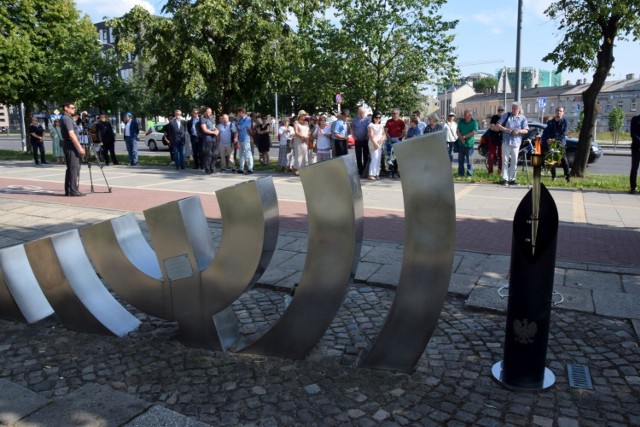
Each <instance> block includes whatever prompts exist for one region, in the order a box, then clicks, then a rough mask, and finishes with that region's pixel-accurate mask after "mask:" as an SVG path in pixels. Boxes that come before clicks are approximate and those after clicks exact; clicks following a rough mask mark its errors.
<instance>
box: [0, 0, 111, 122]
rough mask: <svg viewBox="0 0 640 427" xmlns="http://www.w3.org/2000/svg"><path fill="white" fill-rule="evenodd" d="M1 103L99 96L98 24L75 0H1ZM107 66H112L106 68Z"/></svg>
mask: <svg viewBox="0 0 640 427" xmlns="http://www.w3.org/2000/svg"><path fill="white" fill-rule="evenodd" d="M0 28H2V30H0V75H2V76H3V77H2V79H0V103H3V104H18V103H20V102H24V104H25V107H26V110H27V117H28V116H29V115H30V114H29V113H30V111H31V110H32V109H33V108H37V109H47V107H48V105H49V103H54V104H55V103H57V102H61V101H62V100H67V99H68V100H73V102H75V103H77V104H80V105H87V104H89V103H91V102H94V101H95V100H96V98H97V96H98V94H97V93H96V87H97V86H99V83H98V82H97V81H96V72H97V71H98V70H99V69H100V67H104V64H105V62H104V58H103V57H101V54H100V45H99V44H98V42H97V36H96V30H95V27H94V26H93V24H92V23H91V21H90V20H89V18H88V17H80V14H79V13H78V11H77V10H76V8H75V3H74V2H73V1H72V0H32V1H18V2H15V1H8V0H0ZM102 70H103V71H106V68H102Z"/></svg>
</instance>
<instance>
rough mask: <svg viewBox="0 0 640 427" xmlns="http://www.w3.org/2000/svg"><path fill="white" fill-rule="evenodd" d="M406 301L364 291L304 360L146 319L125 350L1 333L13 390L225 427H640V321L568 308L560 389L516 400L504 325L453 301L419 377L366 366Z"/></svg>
mask: <svg viewBox="0 0 640 427" xmlns="http://www.w3.org/2000/svg"><path fill="white" fill-rule="evenodd" d="M284 295H285V294H284V293H283V292H279V291H276V290H273V289H265V288H259V289H255V290H253V291H251V292H249V293H248V294H246V295H245V296H244V297H243V298H242V299H241V300H240V301H239V302H237V303H236V305H235V309H236V312H237V313H238V315H239V316H240V318H241V319H242V320H243V329H244V331H245V332H246V333H250V332H253V331H255V330H257V329H259V328H260V327H261V326H262V325H263V324H264V323H266V322H269V321H271V320H273V319H274V318H275V317H277V315H278V313H277V310H275V309H274V307H282V305H283V304H282V301H283V296H284ZM392 299H393V292H392V291H391V290H388V289H382V288H374V287H369V286H363V285H355V286H351V287H350V288H349V290H348V292H347V296H346V298H345V303H344V305H343V307H342V309H341V310H340V311H339V313H338V315H337V317H336V318H335V320H334V321H333V323H332V324H331V327H330V330H329V331H328V332H327V334H326V335H325V336H324V338H323V339H322V341H321V342H320V344H319V345H318V346H317V347H316V349H315V350H314V351H313V352H312V354H311V355H310V356H309V357H308V358H307V359H306V360H304V361H291V360H284V359H278V358H264V357H256V356H246V355H238V354H222V353H217V352H212V351H207V350H201V349H193V348H186V347H184V346H183V345H182V344H180V343H179V341H178V336H177V335H178V331H177V328H176V325H175V324H174V323H171V322H166V321H161V320H158V319H154V318H151V317H149V316H147V315H145V314H143V313H139V312H138V313H137V316H138V317H139V318H140V319H141V320H142V321H143V326H142V327H141V328H140V330H138V331H136V332H135V333H132V334H130V336H129V337H126V338H124V339H118V338H115V337H105V336H101V335H95V334H86V333H77V332H73V331H70V330H67V329H66V328H65V327H63V326H61V325H60V324H59V323H58V322H57V321H56V320H55V319H54V318H51V319H47V320H44V321H42V322H39V323H38V324H36V325H31V326H27V325H25V324H20V323H13V322H4V321H0V331H1V332H0V337H1V338H0V343H1V344H0V366H1V368H0V378H4V379H8V380H10V381H13V382H16V383H18V384H21V385H24V386H26V387H28V388H29V389H31V390H34V391H36V392H38V393H40V394H42V395H43V396H45V397H52V396H63V395H66V394H68V393H69V392H71V391H72V390H74V389H77V388H79V387H80V386H82V385H84V384H86V383H98V384H104V385H108V386H109V387H112V388H113V389H115V390H120V391H123V392H126V393H128V394H132V395H135V396H137V397H138V398H140V399H143V400H145V401H148V402H152V403H154V404H161V405H163V406H165V407H167V408H169V409H171V410H174V411H176V412H179V413H182V414H185V415H187V416H190V417H193V418H195V419H197V420H199V421H201V422H204V423H208V424H211V425H363V426H368V425H378V424H380V425H448V426H464V425H481V426H496V425H542V426H545V425H559V426H576V425H580V426H602V425H609V426H616V425H619V426H623V425H638V424H640V375H639V373H638V366H640V354H639V352H638V341H637V338H636V337H635V333H634V331H633V329H632V327H631V325H630V324H629V323H628V322H625V321H622V320H618V319H613V318H604V317H601V316H596V315H593V314H585V313H580V312H574V311H568V310H554V312H553V316H552V320H551V334H550V338H549V342H550V345H549V351H548V355H547V363H548V367H549V368H550V369H551V370H552V371H553V372H554V373H555V375H556V377H557V383H556V385H555V386H554V387H553V388H552V389H551V390H550V391H547V392H542V393H516V392H511V391H509V390H506V389H504V388H502V387H501V386H499V385H497V384H496V383H495V382H494V381H493V380H492V379H491V376H490V369H491V365H492V364H493V363H494V362H496V361H498V360H500V359H501V358H502V345H501V343H502V341H503V336H504V332H503V329H504V316H502V315H500V314H495V313H489V312H485V311H475V310H469V309H467V308H465V304H464V300H463V299H461V298H455V297H449V298H448V299H447V301H446V304H445V309H444V311H443V313H442V316H441V318H440V321H439V323H438V328H437V329H436V332H435V334H434V337H433V339H432V340H431V343H430V344H429V346H428V348H427V350H426V352H425V355H424V356H423V358H422V359H421V360H420V362H419V364H418V367H417V370H416V371H415V372H414V373H413V374H411V375H404V374H394V373H391V372H378V371H370V370H366V369H358V368H355V363H356V360H357V357H358V354H359V353H360V351H361V350H362V349H364V348H365V347H366V346H367V345H368V344H369V342H370V340H371V339H372V338H373V337H374V336H375V334H376V332H377V330H378V328H379V326H380V322H381V321H382V319H383V317H384V315H385V313H386V311H387V309H388V307H389V305H390V304H391V302H392ZM567 363H578V364H586V365H588V366H589V367H590V369H591V374H592V378H593V383H594V390H581V389H572V388H570V387H569V386H568V383H567V376H566V373H565V365H566V364H567Z"/></svg>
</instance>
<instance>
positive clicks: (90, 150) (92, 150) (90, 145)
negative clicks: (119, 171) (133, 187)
mask: <svg viewBox="0 0 640 427" xmlns="http://www.w3.org/2000/svg"><path fill="white" fill-rule="evenodd" d="M84 132H86V137H87V149H86V150H85V153H84V155H85V162H86V163H87V167H88V168H89V181H90V182H91V192H92V193H95V192H96V191H95V190H94V189H93V174H92V173H91V164H92V163H95V164H96V165H97V166H98V167H99V168H100V171H101V172H102V178H104V183H105V184H106V185H107V190H108V191H102V193H111V187H110V186H109V182H108V181H107V176H106V175H105V174H104V169H103V167H104V165H103V164H102V161H101V160H100V153H99V151H96V148H95V146H94V145H93V144H94V143H93V138H92V136H91V131H90V130H89V129H87V128H86V127H85V129H84ZM92 154H93V157H94V158H95V162H94V161H92V160H91V157H92Z"/></svg>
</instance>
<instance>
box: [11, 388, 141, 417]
mask: <svg viewBox="0 0 640 427" xmlns="http://www.w3.org/2000/svg"><path fill="white" fill-rule="evenodd" d="M150 406H151V404H150V403H147V402H145V401H143V400H140V399H138V398H137V397H133V396H130V395H127V394H125V393H122V392H119V391H115V390H113V389H112V388H110V387H108V386H106V385H100V384H87V385H84V386H82V387H80V388H79V389H78V390H76V391H74V392H72V393H70V394H68V395H67V396H65V397H63V398H60V399H56V400H55V401H53V402H52V403H51V404H49V405H47V406H45V407H44V408H42V409H40V410H38V411H37V412H35V413H33V414H31V415H29V416H28V417H26V418H25V419H23V420H22V421H20V422H19V423H17V424H16V427H35V426H52V425H56V426H80V425H81V426H84V427H111V426H113V427H115V426H120V425H122V424H124V423H126V422H128V421H129V420H131V419H133V418H135V417H136V416H138V415H140V414H141V413H142V412H144V411H145V410H146V409H147V408H149V407H150Z"/></svg>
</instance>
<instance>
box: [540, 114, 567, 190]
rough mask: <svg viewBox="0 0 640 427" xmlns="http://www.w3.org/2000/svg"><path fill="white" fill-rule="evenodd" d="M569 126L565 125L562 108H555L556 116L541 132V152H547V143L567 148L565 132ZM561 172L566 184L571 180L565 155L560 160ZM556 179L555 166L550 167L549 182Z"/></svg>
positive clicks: (565, 120)
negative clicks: (555, 143)
mask: <svg viewBox="0 0 640 427" xmlns="http://www.w3.org/2000/svg"><path fill="white" fill-rule="evenodd" d="M568 128H569V126H568V124H567V119H565V118H564V107H560V106H559V107H558V108H556V115H555V117H554V118H553V119H551V120H549V121H548V122H547V127H546V128H544V131H542V150H543V151H549V149H550V147H549V143H550V142H553V141H555V142H557V143H558V144H560V145H561V146H563V147H566V146H567V130H568ZM560 163H561V165H562V171H563V172H564V179H566V180H567V182H571V178H570V177H569V162H568V161H567V153H566V151H565V153H564V154H563V156H562V160H561V162H560ZM555 179H556V166H555V165H553V166H551V180H552V181H554V180H555Z"/></svg>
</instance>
